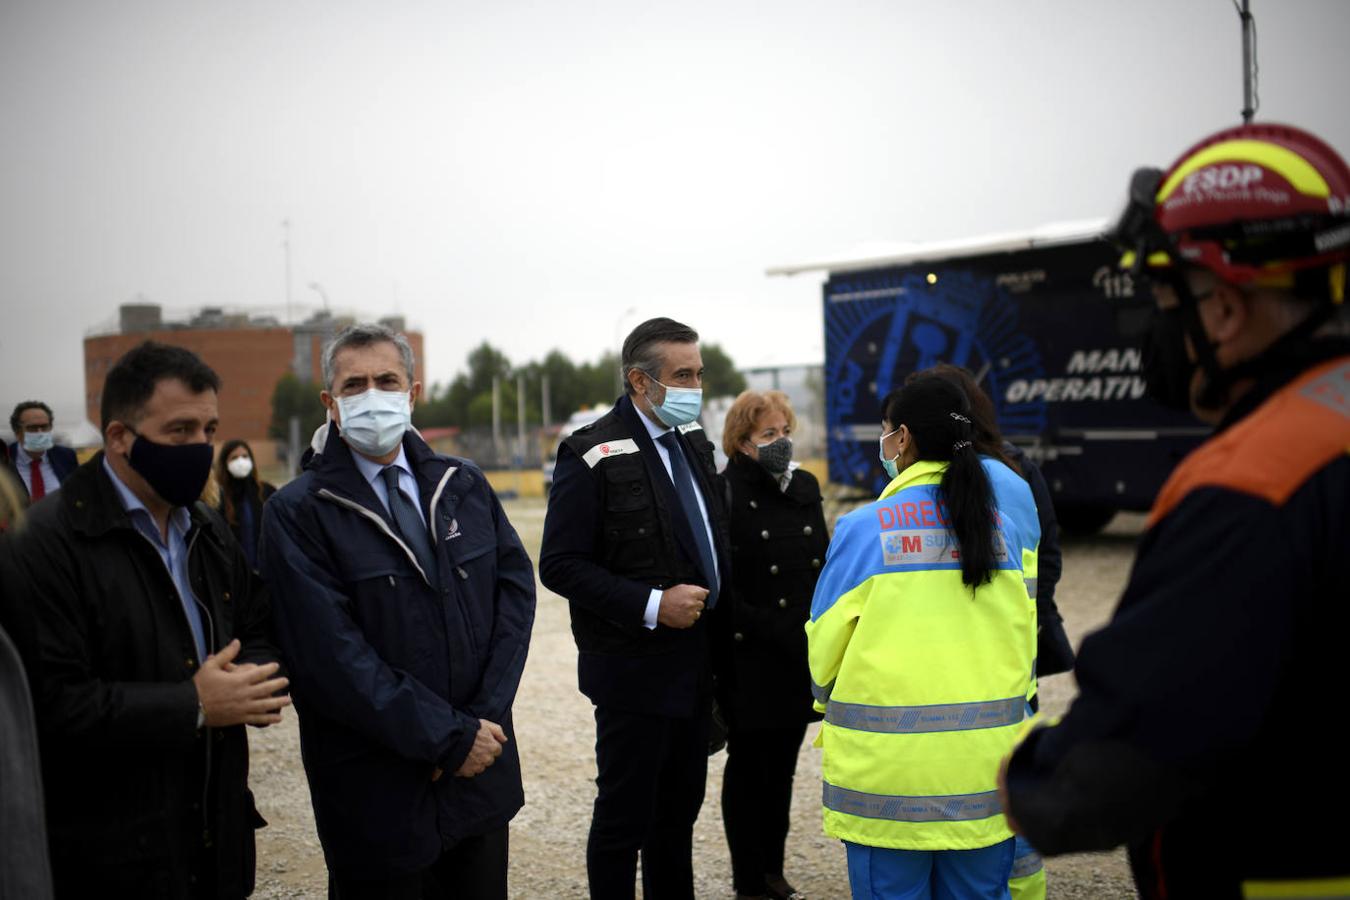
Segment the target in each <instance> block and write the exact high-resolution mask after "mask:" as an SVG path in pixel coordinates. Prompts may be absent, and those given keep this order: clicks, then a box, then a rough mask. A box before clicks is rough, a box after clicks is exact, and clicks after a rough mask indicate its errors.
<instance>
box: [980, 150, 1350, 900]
mask: <svg viewBox="0 0 1350 900" xmlns="http://www.w3.org/2000/svg"><path fill="white" fill-rule="evenodd" d="M1346 198H1350V168H1347V167H1346V165H1345V163H1344V162H1343V161H1342V160H1341V159H1340V158H1339V157H1338V156H1337V154H1336V153H1335V151H1334V150H1332V149H1331V148H1330V147H1328V146H1327V145H1325V144H1324V143H1322V142H1321V141H1319V140H1318V139H1317V138H1315V137H1313V136H1312V135H1309V134H1307V133H1305V132H1302V131H1300V130H1298V129H1295V128H1291V127H1288V126H1279V125H1265V124H1262V125H1247V126H1242V127H1239V128H1232V129H1228V130H1226V131H1224V132H1220V133H1219V134H1216V135H1213V136H1211V137H1209V138H1206V139H1205V140H1203V141H1201V142H1200V143H1199V144H1197V145H1196V146H1195V147H1193V148H1191V149H1190V150H1189V151H1187V153H1185V154H1184V155H1183V156H1182V157H1181V158H1180V159H1178V160H1177V162H1176V163H1175V164H1174V165H1173V167H1172V169H1171V170H1170V171H1169V172H1168V173H1163V172H1160V171H1159V170H1156V169H1152V170H1141V171H1140V172H1139V173H1136V176H1135V181H1134V183H1133V184H1132V186H1131V206H1130V208H1129V209H1127V213H1126V216H1125V217H1124V218H1123V219H1122V222H1121V226H1120V230H1119V234H1120V237H1121V238H1122V240H1123V241H1125V242H1127V243H1128V245H1129V246H1130V247H1131V249H1132V251H1133V255H1134V257H1135V259H1136V261H1137V263H1138V264H1139V265H1140V266H1141V267H1142V266H1143V265H1145V264H1147V266H1148V267H1149V269H1148V271H1149V274H1150V276H1151V277H1152V279H1153V280H1154V289H1153V290H1154V297H1155V299H1156V301H1157V305H1158V316H1157V318H1156V319H1155V321H1154V324H1153V327H1152V330H1151V334H1150V337H1149V339H1150V347H1149V352H1148V353H1146V354H1145V356H1144V376H1145V378H1146V381H1147V383H1148V387H1149V391H1150V393H1151V394H1152V395H1153V396H1154V397H1156V398H1157V399H1159V400H1161V401H1162V402H1164V403H1167V404H1168V405H1172V406H1175V407H1177V408H1186V407H1189V408H1191V409H1192V410H1194V411H1195V412H1196V414H1197V415H1198V416H1199V417H1200V418H1202V419H1203V420H1205V421H1207V422H1210V423H1212V424H1214V425H1216V426H1217V428H1218V430H1217V433H1216V434H1215V435H1214V436H1213V437H1212V438H1210V439H1209V440H1208V441H1206V442H1205V443H1204V444H1202V445H1201V446H1200V447H1199V448H1198V449H1196V450H1195V451H1194V452H1193V453H1192V454H1191V455H1190V456H1188V457H1187V458H1186V459H1185V460H1184V461H1183V462H1182V463H1181V464H1180V465H1179V466H1178V467H1177V469H1176V470H1175V471H1174V472H1173V473H1172V475H1171V477H1170V478H1169V479H1168V481H1167V483H1166V484H1165V485H1164V486H1163V488H1162V491H1161V492H1160V493H1159V495H1158V499H1157V501H1156V502H1155V504H1154V507H1153V511H1152V513H1151V515H1150V517H1149V521H1148V530H1147V531H1146V532H1145V533H1144V536H1143V538H1142V539H1141V540H1140V544H1139V554H1138V559H1137V560H1136V561H1135V565H1134V568H1133V570H1132V571H1131V573H1130V581H1129V584H1128V585H1127V586H1126V588H1125V593H1124V596H1123V597H1122V598H1121V600H1120V605H1119V607H1118V608H1117V610H1116V612H1115V614H1114V616H1113V617H1112V620H1111V622H1110V624H1108V625H1107V626H1106V627H1105V628H1104V629H1102V630H1101V631H1099V632H1097V633H1096V634H1092V635H1089V636H1088V637H1087V638H1086V639H1085V640H1084V641H1083V643H1082V647H1081V650H1080V653H1079V656H1078V661H1077V666H1076V668H1075V670H1074V671H1075V675H1076V677H1077V680H1078V685H1079V689H1080V694H1079V696H1078V698H1077V699H1076V700H1075V701H1074V703H1073V706H1072V707H1071V708H1070V709H1069V712H1068V714H1067V715H1065V716H1064V718H1063V720H1062V721H1061V722H1059V723H1057V724H1055V725H1054V726H1052V727H1046V728H1041V729H1039V730H1036V731H1033V732H1032V733H1031V734H1030V736H1029V737H1028V738H1027V739H1026V741H1025V742H1024V743H1023V744H1022V745H1021V746H1020V747H1019V748H1018V749H1017V750H1016V751H1015V753H1014V754H1013V756H1012V758H1011V761H1010V763H1009V764H1008V770H1007V773H1006V778H1005V783H1006V799H1005V804H1004V805H1005V810H1006V812H1007V813H1008V815H1009V818H1010V820H1011V821H1012V822H1014V823H1016V824H1015V826H1014V827H1015V828H1018V829H1020V830H1021V831H1022V833H1023V834H1025V835H1026V836H1027V837H1028V838H1029V839H1030V840H1031V842H1032V843H1033V844H1034V845H1035V846H1036V847H1037V848H1038V849H1040V850H1041V851H1042V852H1043V853H1046V854H1055V853H1066V852H1075V851H1080V850H1101V849H1106V848H1109V847H1112V846H1116V845H1118V844H1121V843H1128V844H1129V847H1130V862H1131V865H1132V867H1133V869H1134V876H1135V884H1136V886H1137V887H1138V889H1139V892H1140V894H1141V895H1142V896H1144V897H1146V898H1163V897H1166V898H1172V900H1185V898H1191V897H1195V898H1204V900H1209V898H1238V897H1244V898H1267V897H1296V896H1298V897H1311V896H1318V897H1332V896H1337V897H1343V896H1350V855H1347V851H1346V848H1347V846H1350V825H1347V820H1346V817H1345V815H1344V812H1343V810H1344V809H1345V808H1346V806H1347V804H1350V780H1347V779H1346V777H1345V758H1346V753H1345V746H1344V744H1343V743H1342V741H1341V740H1340V738H1338V737H1337V736H1336V733H1335V728H1334V724H1333V720H1332V719H1331V718H1328V715H1327V714H1328V711H1329V710H1336V709H1339V708H1341V706H1342V705H1343V704H1344V687H1343V685H1344V683H1345V666H1344V661H1343V660H1344V643H1345V634H1346V632H1347V631H1350V602H1347V601H1350V575H1348V574H1347V571H1348V570H1347V569H1346V566H1345V557H1346V553H1347V551H1348V550H1350V504H1348V503H1347V502H1346V499H1347V498H1348V497H1350V454H1347V448H1350V341H1347V340H1346V339H1345V338H1344V337H1343V336H1338V334H1337V333H1338V332H1339V333H1340V335H1343V334H1344V326H1345V322H1344V320H1343V319H1342V321H1340V322H1335V321H1329V320H1332V319H1333V317H1334V316H1336V315H1337V310H1338V309H1340V310H1343V309H1344V297H1345V285H1346V265H1347V261H1350V205H1348V204H1347V200H1346ZM1333 717H1334V714H1333Z"/></svg>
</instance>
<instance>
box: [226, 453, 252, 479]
mask: <svg viewBox="0 0 1350 900" xmlns="http://www.w3.org/2000/svg"><path fill="white" fill-rule="evenodd" d="M225 468H226V469H227V470H228V471H229V473H230V474H231V475H233V476H234V477H235V478H247V477H248V476H249V473H250V472H252V471H253V460H251V459H249V458H248V457H247V456H236V457H235V458H234V459H232V460H230V461H229V462H227V463H226V464H225Z"/></svg>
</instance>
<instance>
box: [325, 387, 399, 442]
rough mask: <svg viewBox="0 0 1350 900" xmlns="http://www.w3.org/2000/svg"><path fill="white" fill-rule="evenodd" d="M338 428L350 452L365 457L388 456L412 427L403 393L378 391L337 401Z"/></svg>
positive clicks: (341, 398)
mask: <svg viewBox="0 0 1350 900" xmlns="http://www.w3.org/2000/svg"><path fill="white" fill-rule="evenodd" d="M337 407H338V415H339V417H340V421H339V422H338V428H339V429H340V430H341V432H342V439H343V440H344V441H346V442H347V445H348V446H349V447H351V448H352V449H353V450H356V451H358V452H360V453H364V454H365V455H366V456H386V455H388V454H389V453H392V452H393V451H394V449H395V448H396V447H398V445H399V442H400V441H402V440H403V435H404V433H406V432H407V430H408V426H409V425H411V424H412V405H411V404H410V403H409V398H408V392H407V391H380V390H376V389H375V388H371V389H370V390H368V391H366V392H365V393H364V394H356V395H354V396H351V397H338V398H337Z"/></svg>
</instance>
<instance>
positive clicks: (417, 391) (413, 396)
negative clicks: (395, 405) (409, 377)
mask: <svg viewBox="0 0 1350 900" xmlns="http://www.w3.org/2000/svg"><path fill="white" fill-rule="evenodd" d="M421 396H422V382H420V381H414V382H413V386H412V390H411V391H408V405H409V406H410V407H416V406H417V399H418V398H419V397H421Z"/></svg>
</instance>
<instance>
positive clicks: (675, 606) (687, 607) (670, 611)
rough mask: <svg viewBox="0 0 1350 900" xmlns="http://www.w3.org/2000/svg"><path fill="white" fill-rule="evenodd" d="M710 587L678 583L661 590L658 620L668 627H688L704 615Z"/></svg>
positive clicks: (657, 613)
mask: <svg viewBox="0 0 1350 900" xmlns="http://www.w3.org/2000/svg"><path fill="white" fill-rule="evenodd" d="M707 597H708V589H707V588H702V587H699V586H698V585H696V584H677V585H675V586H674V587H669V588H666V589H665V590H664V591H662V592H661V605H660V607H659V608H658V609H657V611H656V621H657V622H659V623H660V624H662V625H665V626H666V627H667V628H688V627H689V626H691V625H693V624H694V623H695V622H697V621H698V617H699V616H701V615H703V601H704V600H705V599H707Z"/></svg>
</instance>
